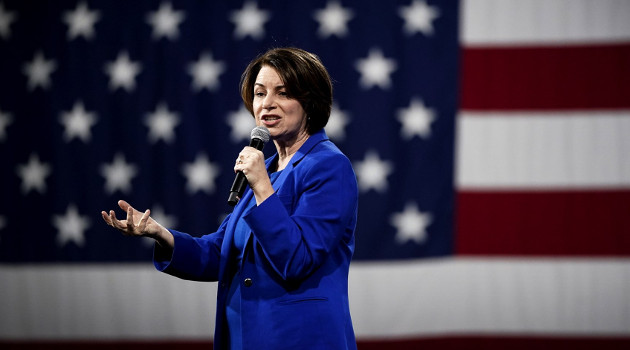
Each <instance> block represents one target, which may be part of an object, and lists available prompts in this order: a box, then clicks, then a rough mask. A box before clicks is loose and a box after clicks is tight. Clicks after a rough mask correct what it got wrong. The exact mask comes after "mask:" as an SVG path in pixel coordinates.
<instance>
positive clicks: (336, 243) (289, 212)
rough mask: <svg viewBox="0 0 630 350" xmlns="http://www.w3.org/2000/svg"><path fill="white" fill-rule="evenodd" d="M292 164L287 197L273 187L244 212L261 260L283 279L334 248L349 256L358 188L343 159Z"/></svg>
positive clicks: (308, 268)
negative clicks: (290, 190)
mask: <svg viewBox="0 0 630 350" xmlns="http://www.w3.org/2000/svg"><path fill="white" fill-rule="evenodd" d="M298 167H299V168H300V171H299V172H296V175H295V176H296V177H297V179H296V180H295V184H296V185H295V186H294V188H295V192H294V193H293V194H292V196H291V197H290V198H283V196H282V195H279V194H278V193H280V191H279V192H277V193H274V194H273V195H272V196H271V197H269V198H267V199H266V200H265V201H264V202H262V203H261V204H260V205H259V206H258V207H255V208H253V209H252V210H251V211H250V212H249V213H248V214H247V215H246V216H245V220H246V221H247V223H248V224H249V226H250V227H251V229H252V232H253V234H254V235H255V237H256V238H257V240H258V242H259V244H260V245H261V247H262V250H263V252H264V254H265V258H266V260H267V261H269V263H270V264H271V266H272V267H273V269H274V270H275V271H276V272H277V273H278V275H279V276H280V277H281V278H283V279H285V280H300V279H304V278H306V277H308V275H310V274H311V273H312V272H313V271H314V270H315V269H317V268H318V267H319V266H321V265H322V263H323V262H324V260H325V259H326V258H327V257H328V255H329V254H330V252H331V251H333V250H334V249H347V250H348V251H346V252H345V253H346V254H347V255H348V256H351V255H352V251H353V246H352V245H353V244H354V241H353V237H354V236H353V235H354V229H355V225H356V215H357V202H358V190H357V182H356V176H355V174H354V171H353V170H352V166H351V164H350V161H349V160H348V158H346V157H345V156H344V155H343V154H341V153H333V154H332V155H329V156H327V157H325V158H321V157H317V159H316V160H315V161H313V160H311V161H309V162H306V161H302V162H301V163H300V164H299V165H298ZM294 172H295V170H294ZM290 185H291V184H290ZM287 202H290V203H287Z"/></svg>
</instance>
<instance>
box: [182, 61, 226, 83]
mask: <svg viewBox="0 0 630 350" xmlns="http://www.w3.org/2000/svg"><path fill="white" fill-rule="evenodd" d="M223 72H225V63H223V62H221V61H215V60H214V59H213V58H212V54H211V53H209V52H204V53H203V54H201V56H199V60H198V61H197V62H194V63H191V64H189V65H188V73H189V74H190V75H192V77H193V90H195V91H199V90H201V89H208V91H214V90H216V89H217V88H218V87H219V83H220V81H219V75H221V74H222V73H223Z"/></svg>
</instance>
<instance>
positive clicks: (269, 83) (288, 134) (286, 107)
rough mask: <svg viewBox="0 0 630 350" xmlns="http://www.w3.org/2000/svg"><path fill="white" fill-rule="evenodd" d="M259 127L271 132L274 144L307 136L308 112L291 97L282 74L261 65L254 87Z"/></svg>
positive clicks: (255, 112)
mask: <svg viewBox="0 0 630 350" xmlns="http://www.w3.org/2000/svg"><path fill="white" fill-rule="evenodd" d="M253 107H254V115H255V117H256V125H262V126H264V127H266V128H267V129H269V133H270V134H271V138H272V139H274V140H275V141H280V142H283V141H286V142H291V141H295V140H296V139H297V138H298V136H299V135H302V134H303V133H304V134H305V133H306V113H305V112H304V109H303V108H302V105H301V104H300V102H298V100H296V99H292V98H289V97H288V96H287V93H286V88H285V86H284V83H283V82H282V79H281V78H280V75H278V73H277V72H276V70H275V69H273V68H271V67H269V66H262V68H261V69H260V72H258V76H257V77H256V83H255V84H254V103H253Z"/></svg>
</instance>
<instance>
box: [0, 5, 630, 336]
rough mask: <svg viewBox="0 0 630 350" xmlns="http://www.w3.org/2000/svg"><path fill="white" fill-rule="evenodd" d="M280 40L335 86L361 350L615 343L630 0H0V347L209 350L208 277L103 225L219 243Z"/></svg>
mask: <svg viewBox="0 0 630 350" xmlns="http://www.w3.org/2000/svg"><path fill="white" fill-rule="evenodd" d="M281 46H297V47H300V48H303V49H306V50H309V51H311V52H314V53H316V54H317V55H319V57H320V58H321V59H322V61H323V63H324V65H325V66H326V67H327V68H328V69H329V72H330V74H331V76H332V78H333V81H334V100H335V104H334V108H333V113H332V116H331V119H330V122H329V125H328V126H327V127H326V131H327V133H328V135H329V136H330V138H331V139H332V140H333V141H334V142H335V143H336V144H337V145H338V146H339V147H340V148H341V150H342V151H343V152H344V153H345V154H346V155H347V156H348V157H349V158H350V160H351V161H352V163H353V166H354V169H355V172H356V174H357V179H358V184H359V190H360V198H359V201H360V202H359V221H358V227H357V232H356V253H355V259H354V261H353V264H352V267H351V272H350V301H351V312H352V315H353V322H354V326H355V331H356V333H357V338H358V342H359V348H360V349H371V348H387V349H415V348H418V347H422V348H429V349H430V348H447V349H448V348H470V347H472V348H486V349H503V348H516V349H520V348H522V349H525V348H531V347H536V348H563V347H571V348H574V349H575V348H577V349H582V348H584V349H586V348H594V347H597V348H620V349H621V348H627V347H628V346H630V297H629V296H630V259H629V256H630V1H625V0H605V1H594V0H574V1H568V0H525V1H505V0H504V1H502V0H463V1H461V2H460V1H431V0H397V1H347V0H344V1H342V0H321V1H284V0H282V1H281V0H274V1H254V0H245V1H241V0H237V1H200V0H197V1H193V0H173V1H166V0H164V1H161V0H155V1H150V0H143V1H139V0H138V1H105V0H102V1H98V0H90V1H88V0H79V1H77V0H56V1H35V0H28V1H24V0H0V159H2V167H0V194H1V196H2V199H3V200H2V201H1V202H0V347H14V348H39V347H42V346H46V347H52V348H79V347H91V348H95V347H96V348H98V347H100V348H107V347H118V348H121V349H123V348H138V347H143V346H146V347H147V348H153V349H155V348H158V349H166V348H210V343H211V341H212V339H211V336H212V332H213V328H214V312H215V310H214V307H215V306H214V302H215V297H216V286H215V284H212V283H196V282H189V281H182V280H178V279H175V278H173V277H170V276H166V275H163V274H160V273H158V272H156V271H155V270H154V269H153V267H152V265H151V263H150V260H151V254H152V244H151V242H149V241H148V240H143V239H131V238H127V237H124V236H122V235H120V234H119V233H117V232H116V231H114V230H113V229H111V228H110V227H108V226H106V225H105V224H104V223H103V222H102V219H101V218H100V211H101V210H108V209H112V208H114V207H115V206H116V201H117V200H118V199H125V200H127V201H129V202H130V203H131V204H132V205H134V206H135V207H136V208H138V209H139V210H144V209H145V208H150V209H151V210H152V215H153V216H154V218H155V219H156V220H158V221H159V222H161V223H162V224H164V225H165V226H167V227H171V228H176V229H178V230H181V231H184V232H190V233H191V234H196V235H201V234H204V233H210V232H213V231H214V230H215V229H216V228H217V227H218V224H219V223H220V221H221V219H222V218H223V217H224V216H225V215H226V214H227V213H229V211H230V210H231V208H230V207H229V206H228V205H227V203H226V201H227V195H228V189H229V187H230V185H231V182H232V180H233V178H234V174H233V170H232V167H233V164H234V159H235V157H236V155H237V154H238V152H239V150H240V149H241V148H242V147H243V146H244V145H246V144H247V143H248V141H249V133H250V131H251V129H252V128H253V127H254V122H253V118H252V117H251V115H249V114H248V113H247V111H246V110H245V109H244V107H242V102H241V100H240V95H239V91H238V83H239V79H240V74H241V73H242V71H243V70H244V68H245V66H246V65H247V63H248V62H249V61H250V60H251V59H252V58H254V57H255V56H256V55H257V54H259V53H262V52H264V51H265V50H266V49H268V48H271V47H281ZM273 152H274V149H273V146H272V145H268V146H267V147H266V149H265V153H266V154H267V155H271V154H272V153H273ZM118 213H120V210H119V211H118ZM176 300H177V302H176ZM182 300H184V301H183V302H182Z"/></svg>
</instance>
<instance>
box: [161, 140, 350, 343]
mask: <svg viewBox="0 0 630 350" xmlns="http://www.w3.org/2000/svg"><path fill="white" fill-rule="evenodd" d="M276 157H277V154H276V155H274V156H273V157H270V158H269V159H267V161H266V164H267V167H269V165H270V164H272V162H273V160H274V159H275V158H276ZM274 189H275V190H276V192H275V193H274V194H273V195H272V196H271V197H269V198H267V199H266V200H265V201H264V202H263V203H261V204H260V205H259V206H254V207H252V208H250V209H248V210H246V209H245V207H246V206H247V203H248V202H249V201H250V199H251V198H252V196H253V192H252V191H251V190H250V189H248V190H247V191H246V192H245V193H244V195H243V198H242V200H241V201H240V202H239V203H238V204H237V205H236V206H235V208H234V211H233V212H232V214H230V215H229V216H228V217H226V219H225V220H224V221H223V223H222V224H221V226H220V227H219V229H218V231H217V232H215V233H212V234H208V235H205V236H203V237H200V238H195V237H192V236H190V235H188V234H184V233H181V232H177V231H174V230H171V232H172V233H173V235H174V237H175V248H174V250H173V251H172V255H171V254H170V251H169V252H166V251H163V250H161V249H160V248H159V246H157V245H156V249H155V253H154V263H155V266H156V268H157V269H158V270H160V271H164V272H166V273H169V274H172V275H174V276H177V277H180V278H184V279H190V280H197V281H218V282H219V283H218V292H217V314H216V328H215V335H214V344H215V349H225V348H227V343H228V333H227V320H226V315H225V309H226V299H227V292H228V289H229V288H230V283H241V286H240V287H241V312H242V314H241V316H242V341H243V348H244V349H261V350H263V349H269V350H279V349H356V341H355V337H354V331H353V328H352V321H351V318H350V308H349V305H348V268H349V264H350V260H351V258H352V254H353V252H354V230H355V226H356V220H357V203H358V190H357V182H356V176H355V174H354V171H353V170H352V166H351V163H350V161H349V160H348V158H347V157H346V156H345V155H344V154H343V153H341V151H340V150H339V149H338V148H337V147H336V146H335V145H334V144H333V143H332V142H331V141H329V140H328V138H327V136H326V133H325V132H324V131H323V130H322V131H320V132H317V133H315V134H313V135H311V136H310V137H309V139H308V140H307V141H306V142H305V143H304V145H302V147H301V148H300V149H299V150H298V151H297V153H296V154H295V155H294V156H293V158H292V159H291V163H290V164H289V165H288V166H287V167H286V168H285V169H284V170H283V171H282V173H281V174H280V175H279V177H278V179H277V180H276V181H275V183H274ZM241 217H242V218H244V220H245V221H246V222H247V224H248V225H249V227H250V228H251V232H250V233H249V237H248V239H247V241H246V242H247V244H246V247H245V251H244V255H243V260H242V267H241V269H240V271H237V269H238V266H236V265H237V264H236V256H235V252H234V249H232V246H233V237H234V229H235V227H236V222H237V219H238V218H241ZM235 273H236V275H235ZM232 278H234V279H232Z"/></svg>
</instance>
